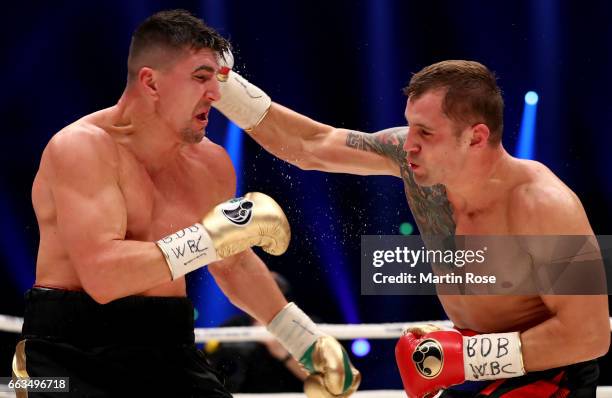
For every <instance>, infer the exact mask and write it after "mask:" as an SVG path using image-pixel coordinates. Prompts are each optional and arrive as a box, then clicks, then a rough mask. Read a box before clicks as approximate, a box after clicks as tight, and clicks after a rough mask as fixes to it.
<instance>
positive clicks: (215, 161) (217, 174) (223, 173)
mask: <svg viewBox="0 0 612 398" xmlns="http://www.w3.org/2000/svg"><path fill="white" fill-rule="evenodd" d="M189 153H190V154H191V158H192V159H194V160H195V162H196V164H197V167H198V169H201V170H205V171H206V172H207V173H209V174H210V175H211V176H212V177H213V178H215V179H216V180H219V181H222V182H223V183H224V184H223V185H224V186H227V187H228V189H229V190H231V192H232V194H231V195H233V194H234V191H235V186H236V171H235V170H234V165H233V163H232V159H231V158H230V155H229V154H228V153H227V151H226V150H225V148H223V147H222V146H221V145H218V144H215V143H214V142H212V141H211V140H209V139H208V138H204V139H203V140H202V142H200V143H199V144H197V145H193V146H192V147H191V148H190V150H189ZM232 187H233V188H232Z"/></svg>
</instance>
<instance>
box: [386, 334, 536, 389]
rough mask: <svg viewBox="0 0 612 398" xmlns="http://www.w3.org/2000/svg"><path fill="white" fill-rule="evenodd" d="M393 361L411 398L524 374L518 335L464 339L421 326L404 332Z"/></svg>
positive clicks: (475, 335)
mask: <svg viewBox="0 0 612 398" xmlns="http://www.w3.org/2000/svg"><path fill="white" fill-rule="evenodd" d="M395 358H396V361H397V366H398V368H399V371H400V375H401V377H402V382H403V383H404V389H405V390H406V394H408V396H409V397H410V398H422V397H430V396H433V395H435V394H436V393H437V392H438V391H439V390H441V389H443V388H446V387H450V386H452V385H456V384H461V383H463V382H465V381H466V380H472V381H480V380H496V379H506V378H510V377H517V376H522V375H524V374H525V369H524V367H523V356H522V353H521V339H520V335H519V333H518V332H515V333H491V334H474V335H472V336H464V335H462V334H461V333H460V332H459V331H457V330H454V329H450V330H442V329H440V328H438V327H436V326H433V325H423V326H422V327H415V328H410V329H408V330H406V331H405V332H404V335H403V336H402V337H401V338H400V339H399V341H398V342H397V344H396V346H395Z"/></svg>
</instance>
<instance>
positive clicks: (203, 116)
mask: <svg viewBox="0 0 612 398" xmlns="http://www.w3.org/2000/svg"><path fill="white" fill-rule="evenodd" d="M196 119H198V120H199V121H200V122H207V121H208V112H202V113H199V114H197V115H196Z"/></svg>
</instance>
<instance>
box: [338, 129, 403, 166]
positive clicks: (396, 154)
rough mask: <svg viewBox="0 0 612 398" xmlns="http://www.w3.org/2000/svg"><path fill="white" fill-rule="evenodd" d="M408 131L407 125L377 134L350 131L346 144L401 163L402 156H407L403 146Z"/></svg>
mask: <svg viewBox="0 0 612 398" xmlns="http://www.w3.org/2000/svg"><path fill="white" fill-rule="evenodd" d="M407 131H408V128H407V127H396V128H391V129H387V130H383V131H380V132H378V133H375V134H367V133H361V132H358V131H349V132H348V134H347V136H346V146H348V147H350V148H355V149H359V150H361V151H365V152H374V153H377V154H379V155H382V156H385V157H388V158H390V159H392V160H393V161H394V162H395V163H397V164H399V163H400V161H401V159H402V158H406V154H405V152H404V148H403V146H404V141H405V137H406V132H407Z"/></svg>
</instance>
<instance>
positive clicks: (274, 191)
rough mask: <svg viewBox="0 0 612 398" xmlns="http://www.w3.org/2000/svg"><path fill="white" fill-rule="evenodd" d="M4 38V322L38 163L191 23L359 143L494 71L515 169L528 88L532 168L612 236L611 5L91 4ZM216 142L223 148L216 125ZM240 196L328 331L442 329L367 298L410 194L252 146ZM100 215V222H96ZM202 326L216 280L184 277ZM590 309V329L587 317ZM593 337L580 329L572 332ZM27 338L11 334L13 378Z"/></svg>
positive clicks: (211, 309)
mask: <svg viewBox="0 0 612 398" xmlns="http://www.w3.org/2000/svg"><path fill="white" fill-rule="evenodd" d="M9 4H10V5H7V4H5V5H4V9H3V11H2V15H3V18H2V23H1V24H0V48H1V50H2V53H1V54H2V56H1V59H2V62H1V63H0V71H1V72H0V84H1V85H0V87H1V91H0V112H1V115H2V118H1V120H2V138H3V140H2V143H1V144H0V148H1V152H0V155H1V156H0V167H1V168H2V173H1V177H0V178H1V180H0V222H1V223H2V224H1V225H2V229H1V231H0V233H1V234H2V237H1V238H0V242H1V243H0V263H1V264H0V313H3V314H12V315H18V316H21V315H22V313H23V292H24V291H25V289H27V288H28V287H29V286H31V284H32V282H33V280H34V269H35V258H36V252H37V245H38V230H37V225H36V220H35V218H34V213H33V210H32V206H31V198H30V189H31V184H32V180H33V178H34V175H35V173H36V170H37V167H38V162H39V159H40V154H41V152H42V150H43V148H44V147H45V145H46V143H47V141H48V140H49V138H50V137H51V136H52V135H53V134H54V133H56V132H57V131H58V130H60V129H61V128H62V127H64V126H65V125H67V124H69V123H71V122H72V121H74V120H76V119H78V118H79V117H81V116H83V115H85V114H88V113H91V112H93V111H95V110H98V109H101V108H105V107H108V106H111V105H113V104H114V103H115V101H116V100H117V99H118V98H119V96H120V95H121V93H122V90H123V88H124V85H125V76H126V56H127V50H128V45H129V40H130V35H131V32H132V31H133V29H134V28H135V27H136V25H137V24H138V23H139V22H141V21H142V20H143V19H144V18H146V17H147V16H148V15H150V14H152V13H154V12H155V11H158V10H161V9H168V8H185V9H188V10H190V11H192V12H194V13H195V14H196V15H198V16H200V17H202V18H203V19H204V20H205V21H206V22H208V23H209V24H210V25H212V26H213V27H215V28H217V29H218V30H219V31H220V32H221V33H222V34H223V35H225V36H226V37H229V38H230V40H231V41H232V42H233V45H234V47H235V53H234V54H235V57H236V60H237V62H236V66H237V68H236V69H237V70H238V71H240V72H241V73H242V74H243V75H244V76H245V77H246V78H248V79H249V80H251V81H252V82H254V83H255V84H257V85H259V86H260V87H262V88H264V89H265V90H266V91H267V92H268V94H269V95H270V96H271V97H272V98H273V100H275V101H276V102H279V103H281V104H283V105H285V106H288V107H291V108H293V109H295V110H297V111H299V112H301V113H303V114H305V115H308V116H310V117H312V118H314V119H316V120H318V121H321V122H325V123H328V124H331V125H334V126H339V127H347V128H354V129H358V130H362V131H376V130H378V129H382V128H386V127H391V126H396V125H402V124H404V123H405V122H404V120H403V110H404V106H405V98H404V97H403V95H402V93H401V88H402V87H403V86H405V85H406V84H407V82H408V80H409V79H410V76H411V74H412V73H414V72H417V71H418V70H420V69H421V68H422V67H424V66H426V65H429V64H431V63H433V62H437V61H440V60H444V59H473V60H477V61H480V62H482V63H484V64H486V65H487V66H488V67H490V68H491V69H492V70H494V71H495V72H496V73H497V75H498V77H499V84H500V86H501V88H502V90H503V92H504V98H505V101H506V111H505V132H504V139H503V142H504V146H505V147H506V149H508V151H509V152H511V153H514V148H515V144H516V139H517V135H518V131H519V126H520V121H521V115H522V110H523V103H524V100H523V97H524V95H525V93H526V92H527V91H529V90H535V91H536V92H537V93H538V94H539V98H540V102H539V104H538V113H537V127H536V132H537V138H536V152H535V158H536V159H537V160H539V161H541V162H543V163H544V164H546V165H547V166H548V167H550V168H551V169H552V170H553V172H555V173H556V174H557V175H558V176H559V177H560V178H561V179H562V180H563V181H564V182H565V183H566V184H567V185H568V186H569V187H570V188H572V189H573V190H574V191H575V192H576V193H577V194H578V196H579V197H580V198H581V200H582V202H583V204H584V207H585V208H586V211H587V213H588V215H589V219H590V220H591V224H592V226H593V229H594V230H595V232H596V233H597V234H612V228H611V227H610V223H609V221H610V215H611V214H610V203H611V202H612V200H611V199H612V184H611V183H610V176H609V173H610V171H611V170H612V160H611V158H610V155H609V153H610V148H611V147H612V134H611V131H610V128H609V126H610V125H611V123H612V105H611V102H610V99H609V93H610V92H612V77H611V75H610V71H612V48H611V47H612V25H611V23H610V21H612V3H609V2H604V1H602V2H589V1H581V2H578V1H575V2H569V1H567V2H561V1H556V0H536V1H528V0H525V1H507V2H479V1H453V2H451V1H449V2H440V1H427V2H423V1H408V0H404V1H399V0H398V1H380V0H370V1H325V2H318V1H308V2H307V1H295V2H294V1H278V2H265V1H264V2H246V1H220V0H219V1H200V2H198V1H104V2H102V1H91V2H76V1H75V2H61V1H60V2H30V1H23V2H12V3H9ZM212 119H213V120H212V122H211V126H210V127H209V129H208V131H209V136H210V137H211V138H212V139H213V140H214V141H216V142H219V143H221V144H223V143H224V142H225V130H226V121H225V120H224V119H223V118H222V116H220V115H219V114H218V113H216V112H215V114H213V115H212ZM243 151H244V153H243V155H242V170H238V173H239V179H240V181H241V188H240V190H241V192H248V191H255V190H257V191H262V192H266V193H268V194H270V195H271V196H273V197H275V198H276V199H277V200H278V201H279V203H280V204H281V205H282V206H283V207H284V209H285V210H286V212H287V216H288V218H289V220H290V221H291V224H292V230H293V240H292V244H291V246H290V248H289V251H288V253H287V254H285V255H284V256H282V257H280V258H272V257H270V256H268V255H265V254H263V253H262V254H261V256H262V258H264V260H265V261H266V263H267V264H268V265H269V267H270V268H271V269H274V270H276V271H278V272H280V273H282V274H283V275H285V276H286V277H287V279H288V280H289V281H290V282H291V283H292V284H293V297H294V299H295V300H296V301H297V302H298V304H299V305H300V306H301V307H302V308H303V309H304V310H305V311H306V312H308V313H312V314H316V316H317V317H318V318H320V319H322V320H324V321H325V322H328V323H349V322H397V321H413V320H428V319H443V318H444V313H443V311H442V309H441V307H440V305H439V303H438V300H437V298H436V297H417V296H412V297H411V296H392V297H390V296H384V297H383V296H381V297H374V296H360V287H359V242H360V235H362V234H396V233H398V226H399V224H400V223H401V222H404V221H412V218H411V215H410V214H409V211H408V208H407V205H406V200H405V197H404V194H403V189H402V183H401V180H399V179H396V178H392V177H357V176H348V175H334V174H324V173H319V172H303V171H300V170H298V169H296V168H294V167H292V166H290V165H287V164H285V163H284V162H282V161H280V160H276V159H274V158H273V157H271V156H270V155H268V154H267V153H266V152H264V151H263V150H262V149H260V148H259V147H258V145H257V144H255V143H254V142H253V141H252V140H251V139H250V138H248V137H245V139H244V148H243ZM92 211H95V209H92ZM189 287H190V296H191V297H192V298H193V300H194V302H195V305H196V307H197V308H198V311H199V318H198V320H197V322H198V326H210V325H216V324H218V322H219V317H220V316H221V315H224V316H225V315H227V314H226V313H221V314H219V311H218V308H227V305H226V303H225V302H224V301H223V300H222V299H219V298H214V299H212V298H209V299H206V297H213V296H210V294H211V293H210V290H211V289H212V288H211V282H210V278H209V276H208V275H207V273H206V270H203V271H201V272H199V273H196V274H193V275H191V276H190V278H189ZM588 311H589V310H588V309H585V316H588ZM577 327H580V325H577ZM16 338H17V336H16V335H13V334H8V333H2V332H0V374H1V375H8V374H9V372H10V367H9V364H10V357H11V355H12V351H13V348H14V342H15V340H16ZM393 345H394V342H393V341H391V340H384V341H372V347H373V350H372V352H371V353H370V354H369V355H368V356H366V357H365V358H363V359H355V364H356V366H357V367H358V368H360V370H361V371H362V373H363V374H364V380H363V384H362V385H363V387H364V388H391V387H392V388H400V387H401V381H400V378H399V375H398V374H397V371H396V370H395V361H394V359H393ZM611 375H612V366H611V360H610V355H608V356H607V357H606V358H604V360H603V368H602V384H612V376H611Z"/></svg>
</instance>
